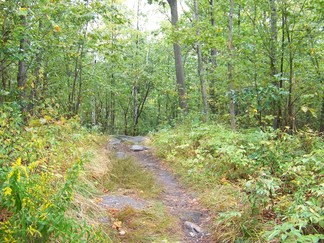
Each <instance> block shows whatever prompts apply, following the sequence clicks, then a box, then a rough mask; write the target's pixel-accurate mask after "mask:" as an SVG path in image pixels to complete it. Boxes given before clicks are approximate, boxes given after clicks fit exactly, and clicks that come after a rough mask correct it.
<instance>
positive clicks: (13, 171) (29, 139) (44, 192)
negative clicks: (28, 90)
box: [0, 105, 102, 242]
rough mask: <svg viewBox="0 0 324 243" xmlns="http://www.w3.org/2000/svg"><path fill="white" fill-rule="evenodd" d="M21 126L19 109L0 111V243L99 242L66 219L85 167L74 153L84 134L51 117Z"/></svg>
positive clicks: (78, 223) (76, 124)
mask: <svg viewBox="0 0 324 243" xmlns="http://www.w3.org/2000/svg"><path fill="white" fill-rule="evenodd" d="M44 112H46V111H44ZM22 122H23V121H22V116H21V112H20V110H19V109H18V107H17V106H7V105H5V106H3V107H2V108H1V115H0V126H1V136H0V144H1V148H0V216H1V218H0V241H1V242H35V241H37V242H46V241H61V242H82V241H84V242H89V241H93V242H97V240H98V239H100V238H97V237H99V234H97V233H96V230H95V229H94V228H92V227H91V226H88V225H86V223H85V222H81V221H80V220H77V219H75V218H73V217H71V216H68V214H67V212H68V211H69V210H71V206H72V201H73V195H74V186H75V184H76V182H77V179H78V175H79V172H80V170H82V166H83V163H84V162H85V158H83V157H82V153H81V152H78V150H77V149H78V146H80V144H81V143H82V141H84V140H85V139H86V132H85V130H82V129H81V128H80V125H79V121H78V120H69V121H66V120H65V119H64V118H61V119H55V118H54V117H50V116H49V115H44V117H43V118H40V119H33V120H30V122H29V124H27V125H25V126H22ZM101 237H102V236H101Z"/></svg>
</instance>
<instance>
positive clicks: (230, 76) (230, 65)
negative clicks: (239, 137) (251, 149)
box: [227, 0, 236, 130]
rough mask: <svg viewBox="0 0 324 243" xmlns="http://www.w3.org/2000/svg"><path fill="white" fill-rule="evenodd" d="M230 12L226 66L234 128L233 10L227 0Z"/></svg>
mask: <svg viewBox="0 0 324 243" xmlns="http://www.w3.org/2000/svg"><path fill="white" fill-rule="evenodd" d="M229 3H230V12H229V15H228V52H229V60H228V63H227V68H228V80H229V85H228V91H229V96H230V116H231V128H232V130H235V128H236V119H235V101H234V80H233V60H234V50H233V12H234V0H229Z"/></svg>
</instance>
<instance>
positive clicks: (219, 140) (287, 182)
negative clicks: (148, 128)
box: [153, 123, 324, 242]
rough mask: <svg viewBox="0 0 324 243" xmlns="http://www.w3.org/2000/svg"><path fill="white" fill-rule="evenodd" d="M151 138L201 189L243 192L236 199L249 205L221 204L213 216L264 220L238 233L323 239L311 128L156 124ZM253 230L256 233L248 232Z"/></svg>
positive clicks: (319, 162) (318, 164) (323, 150)
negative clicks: (287, 130)
mask: <svg viewBox="0 0 324 243" xmlns="http://www.w3.org/2000/svg"><path fill="white" fill-rule="evenodd" d="M153 140H154V143H155V145H156V147H157V148H158V154H159V155H162V156H164V157H165V158H166V159H167V160H169V161H171V162H172V163H173V164H177V165H180V166H181V168H182V169H181V171H182V174H183V175H185V176H186V177H187V178H189V180H190V181H191V182H192V183H193V184H196V185H197V184H198V185H201V188H203V190H210V189H212V188H213V187H215V185H222V184H224V183H226V184H229V185H232V186H233V187H235V188H237V187H238V188H240V191H241V192H244V195H245V200H244V202H237V204H247V203H248V205H250V206H249V207H250V209H247V208H246V207H241V209H240V208H239V207H235V208H232V209H226V210H227V211H221V212H222V213H221V217H219V221H218V223H223V224H224V225H226V224H228V223H229V222H230V221H231V220H233V219H235V220H236V221H237V222H236V224H237V223H238V222H239V221H240V220H243V219H244V221H249V220H248V219H247V217H246V215H250V216H249V217H251V220H250V222H252V221H253V219H254V221H258V222H259V225H262V224H264V222H265V221H266V222H267V224H265V225H264V227H263V230H262V229H260V227H259V226H257V225H256V224H253V223H251V227H254V228H251V229H250V230H249V229H247V228H246V227H245V226H244V227H239V228H240V229H241V230H242V231H243V229H244V231H245V232H241V233H242V235H243V238H244V235H245V237H251V235H255V237H263V240H268V241H270V240H274V239H279V240H282V241H290V242H316V241H319V240H320V239H323V237H324V236H323V233H324V230H323V227H324V217H323V203H324V202H323V194H324V184H323V180H322V179H323V168H324V167H323V161H324V144H323V141H322V140H321V139H320V138H319V137H318V136H316V134H314V133H312V132H300V133H299V134H295V135H289V134H286V133H282V132H280V131H272V130H269V131H267V132H263V131H258V130H242V131H240V132H233V131H231V130H228V129H226V128H225V127H223V126H220V125H205V124H197V123H196V124H192V125H186V126H184V125H183V126H179V127H176V128H175V129H166V130H161V131H160V132H158V133H156V134H154V136H153ZM206 186H208V188H206ZM216 207H217V206H216ZM240 210H241V211H240ZM246 210H248V211H246ZM250 210H251V211H250ZM215 211H217V212H218V213H219V209H217V210H215ZM233 215H234V216H235V217H234V216H233ZM240 223H241V224H243V222H242V221H241V222H240ZM271 224H272V226H269V225H271ZM256 230H257V231H258V232H257V234H251V232H255V231H256Z"/></svg>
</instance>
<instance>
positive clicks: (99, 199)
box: [94, 197, 103, 203]
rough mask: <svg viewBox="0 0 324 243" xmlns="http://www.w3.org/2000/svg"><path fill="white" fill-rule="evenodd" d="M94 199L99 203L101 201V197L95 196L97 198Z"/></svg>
mask: <svg viewBox="0 0 324 243" xmlns="http://www.w3.org/2000/svg"><path fill="white" fill-rule="evenodd" d="M94 201H95V202H96V203H101V202H102V201H103V199H102V198H101V197H97V198H95V199H94Z"/></svg>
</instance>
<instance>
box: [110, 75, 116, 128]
mask: <svg viewBox="0 0 324 243" xmlns="http://www.w3.org/2000/svg"><path fill="white" fill-rule="evenodd" d="M114 85H115V76H114V74H111V86H112V87H114ZM110 133H111V134H114V133H115V92H114V91H113V90H111V91H110Z"/></svg>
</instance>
